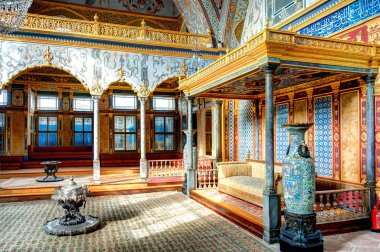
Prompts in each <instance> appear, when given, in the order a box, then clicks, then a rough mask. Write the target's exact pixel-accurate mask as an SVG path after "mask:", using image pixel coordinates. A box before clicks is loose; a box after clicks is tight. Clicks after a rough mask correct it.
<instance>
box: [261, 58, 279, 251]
mask: <svg viewBox="0 0 380 252" xmlns="http://www.w3.org/2000/svg"><path fill="white" fill-rule="evenodd" d="M277 67H278V64H268V65H266V66H264V67H262V69H261V70H262V71H263V72H264V73H265V107H266V108H265V109H266V112H265V113H266V118H265V119H266V120H265V131H266V136H265V137H266V139H265V170H266V174H265V190H264V192H263V221H264V233H263V239H264V241H266V242H268V243H276V242H278V241H279V232H280V225H281V213H280V200H279V195H278V194H277V191H276V189H275V188H274V96H273V75H274V72H275V70H276V69H277Z"/></svg>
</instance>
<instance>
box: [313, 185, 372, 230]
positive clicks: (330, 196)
mask: <svg viewBox="0 0 380 252" xmlns="http://www.w3.org/2000/svg"><path fill="white" fill-rule="evenodd" d="M314 212H315V213H316V214H317V223H327V222H339V221H346V220H354V219H361V218H366V217H369V215H370V209H369V189H368V188H357V189H343V190H331V191H317V192H316V193H315V204H314Z"/></svg>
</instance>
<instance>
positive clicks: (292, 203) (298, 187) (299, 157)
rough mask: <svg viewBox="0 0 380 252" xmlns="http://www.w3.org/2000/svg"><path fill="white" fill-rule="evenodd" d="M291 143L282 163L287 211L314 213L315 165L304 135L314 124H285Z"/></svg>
mask: <svg viewBox="0 0 380 252" xmlns="http://www.w3.org/2000/svg"><path fill="white" fill-rule="evenodd" d="M282 126H283V127H285V128H286V129H287V130H288V131H289V138H290V144H289V146H288V150H287V153H286V156H285V159H284V161H283V165H282V177H283V183H284V198H285V205H286V211H287V212H288V213H293V214H312V213H313V206H314V200H315V165H314V159H313V158H312V157H311V156H310V152H309V150H308V147H307V145H306V144H305V140H304V135H305V132H306V131H307V129H308V128H309V127H310V126H312V124H284V125H282Z"/></svg>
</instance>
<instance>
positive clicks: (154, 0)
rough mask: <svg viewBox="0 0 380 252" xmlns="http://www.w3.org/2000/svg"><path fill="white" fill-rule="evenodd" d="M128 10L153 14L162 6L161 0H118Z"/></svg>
mask: <svg viewBox="0 0 380 252" xmlns="http://www.w3.org/2000/svg"><path fill="white" fill-rule="evenodd" d="M119 2H120V3H122V4H123V6H124V7H126V8H127V9H128V10H129V11H134V12H140V13H147V14H155V13H157V12H159V11H160V10H161V9H162V8H164V3H163V2H162V1H161V0H119Z"/></svg>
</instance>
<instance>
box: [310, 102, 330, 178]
mask: <svg viewBox="0 0 380 252" xmlns="http://www.w3.org/2000/svg"><path fill="white" fill-rule="evenodd" d="M331 106H332V99H331V96H326V97H321V98H315V112H314V113H315V125H314V128H315V133H314V135H315V137H314V139H315V154H314V156H315V165H316V172H317V173H318V176H320V177H327V178H332V129H331V125H332V115H331Z"/></svg>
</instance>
